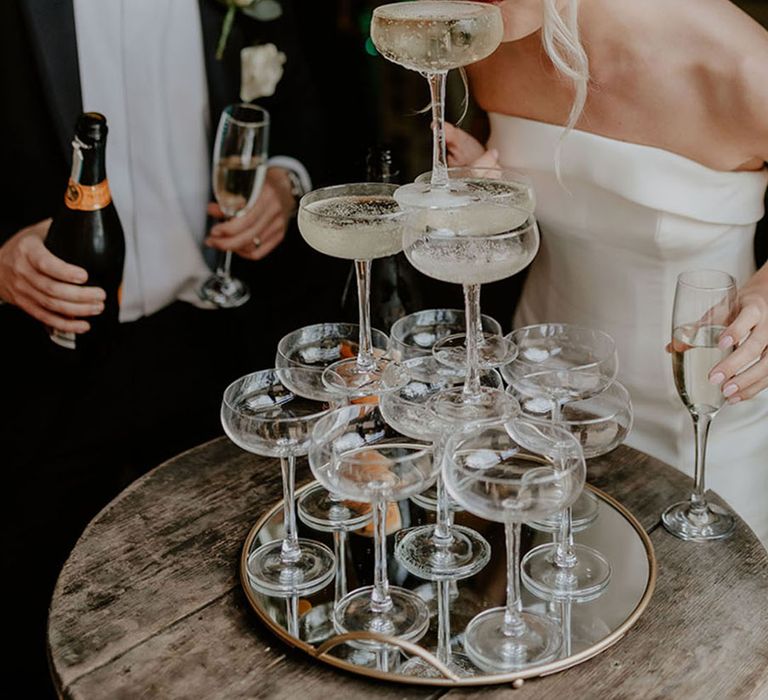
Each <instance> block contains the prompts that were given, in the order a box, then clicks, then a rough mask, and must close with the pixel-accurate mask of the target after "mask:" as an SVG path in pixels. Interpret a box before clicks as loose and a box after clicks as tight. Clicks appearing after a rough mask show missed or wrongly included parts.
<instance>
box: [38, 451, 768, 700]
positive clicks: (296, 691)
mask: <svg viewBox="0 0 768 700" xmlns="http://www.w3.org/2000/svg"><path fill="white" fill-rule="evenodd" d="M589 471H590V475H589V476H590V481H591V482H592V483H594V484H595V485H596V486H598V487H599V488H602V489H604V490H605V491H606V492H608V493H610V494H611V495H613V496H614V497H616V498H617V499H618V500H620V501H621V502H622V503H624V504H625V505H626V506H627V507H629V508H630V510H632V512H633V513H634V514H635V515H636V516H637V518H638V519H639V520H640V522H641V523H642V524H643V526H644V527H645V528H646V529H647V530H648V531H649V532H652V539H653V541H654V546H655V547H656V554H657V558H658V560H659V565H660V571H659V580H658V584H657V590H656V593H655V595H654V597H653V599H652V601H651V605H650V606H649V608H648V610H647V611H646V612H645V614H644V615H643V617H642V618H641V619H640V621H639V622H638V623H637V625H636V626H635V627H634V628H633V629H632V630H630V632H629V633H628V635H627V638H626V639H624V640H622V641H621V642H620V643H619V644H617V645H616V646H614V647H613V648H612V649H610V650H608V651H607V652H605V653H603V654H601V655H600V656H598V657H597V658H595V659H593V660H591V661H589V662H587V663H585V664H582V665H580V666H578V667H576V668H573V669H569V670H568V671H565V672H563V673H560V674H556V675H553V676H551V677H549V678H542V679H536V680H534V681H529V682H527V683H526V684H525V685H524V686H523V687H522V688H520V689H519V690H517V691H516V694H515V697H516V698H519V700H525V698H533V697H536V698H557V697H558V696H560V695H564V694H566V693H567V697H574V698H601V699H602V698H622V699H623V698H627V699H630V698H639V697H643V698H649V699H650V698H669V697H676V698H677V697H679V698H685V699H686V700H688V699H689V698H692V699H698V698H702V699H708V698H739V699H742V698H744V699H748V698H768V556H767V555H766V552H765V550H764V549H763V548H762V547H761V545H760V544H759V542H758V541H757V540H756V539H755V537H754V535H752V533H751V532H750V531H749V529H748V528H747V527H746V526H745V525H743V524H741V523H740V525H739V528H738V531H737V533H736V535H735V536H734V538H732V539H731V540H729V541H727V542H720V543H712V544H695V543H686V542H682V541H680V540H677V539H675V538H673V537H671V536H670V535H668V534H666V532H664V531H663V529H662V528H660V527H658V522H659V514H660V512H661V510H662V509H663V507H664V506H665V505H667V504H669V503H671V502H673V501H675V500H679V499H681V498H684V497H685V496H686V494H687V490H688V488H689V486H690V481H689V480H688V479H687V478H686V477H684V476H683V475H681V474H679V473H678V472H677V471H675V470H674V469H672V468H671V467H669V466H667V465H665V464H663V463H661V462H658V461H657V460H654V459H652V458H650V457H648V456H646V455H643V454H641V453H638V452H636V451H634V450H631V449H630V448H627V447H623V448H619V449H618V450H616V451H614V452H613V453H612V454H611V455H608V456H606V457H604V458H602V459H600V460H593V461H592V462H591V463H590V470H589ZM302 477H303V478H304V479H307V478H309V474H308V473H306V472H304V473H303V474H302V473H300V474H299V481H301V480H302ZM280 489H281V487H280V474H279V468H278V467H277V463H276V462H275V461H273V460H269V459H261V458H257V457H254V456H252V455H248V454H245V453H243V452H242V451H240V450H239V449H237V448H236V447H234V446H232V445H231V444H229V442H228V441H226V440H224V439H220V440H216V441H213V442H211V443H208V444H207V445H204V446H201V447H199V448H196V449H194V450H192V451H190V452H187V453H185V454H183V455H180V456H179V457H177V458H175V459H174V460H172V461H171V462H168V463H166V464H165V465H162V466H160V467H158V468H157V469H156V470H154V471H153V472H151V473H150V474H148V475H147V476H145V477H144V478H143V479H141V480H140V481H139V482H137V483H136V484H134V485H133V486H131V487H130V488H129V489H127V490H126V491H125V492H124V493H123V494H121V495H120V497H118V498H117V499H116V500H115V501H113V502H112V503H111V504H110V505H109V506H107V508H105V509H104V511H102V513H100V514H99V515H98V516H97V518H95V519H94V521H93V522H92V523H91V525H90V526H89V527H88V529H87V530H86V531H85V533H84V534H83V536H82V538H81V540H80V541H79V543H78V544H77V546H76V547H75V549H74V551H73V552H72V555H71V556H70V559H69V560H68V562H67V564H66V565H65V567H64V569H63V571H62V573H61V577H60V579H59V582H58V585H57V587H56V591H55V593H54V596H53V600H52V603H51V612H50V621H49V644H50V654H51V662H52V668H53V672H54V676H55V679H56V684H57V687H58V688H59V691H60V692H61V694H62V695H63V696H65V697H71V698H83V699H88V700H90V699H92V698H106V697H109V698H137V697H147V698H164V699H170V698H217V699H218V698H227V699H233V700H234V699H236V698H275V699H281V698H286V699H287V698H293V697H296V696H298V695H300V696H301V697H302V700H310V699H314V698H328V697H331V695H332V694H333V695H337V694H341V695H342V696H351V697H366V698H368V697H381V698H437V697H440V696H441V695H447V696H448V697H450V699H451V700H454V698H456V699H458V698H462V697H468V696H470V695H475V694H476V693H480V692H482V693H483V697H484V698H490V699H493V700H495V698H499V699H500V698H501V697H502V693H506V694H508V693H509V692H510V688H509V687H500V688H496V689H494V688H483V689H478V690H471V689H468V691H459V690H453V691H450V692H448V693H446V692H445V691H441V690H440V689H429V688H419V687H416V686H401V685H396V684H388V683H375V682H372V681H368V680H366V679H363V678H360V677H357V676H354V675H350V674H345V673H342V672H339V671H336V670H333V669H331V668H329V667H327V666H325V665H322V664H319V663H315V662H313V661H311V660H309V659H308V658H307V657H306V656H305V655H303V654H301V653H299V652H296V651H293V650H291V649H289V648H288V647H287V646H285V645H283V644H282V643H281V642H279V641H278V640H277V639H276V638H275V637H274V636H273V635H272V634H271V633H270V632H268V631H267V630H266V629H264V628H263V627H262V625H261V624H260V623H259V621H258V620H257V618H256V616H255V615H254V614H253V613H252V612H251V611H250V609H249V608H248V604H247V601H246V599H245V596H244V594H243V593H242V591H241V590H240V587H239V579H238V573H237V566H238V558H239V552H240V548H241V545H242V543H243V541H244V539H245V536H246V534H247V532H248V530H249V528H250V527H251V525H252V523H253V522H254V521H255V520H256V519H257V518H258V517H259V515H260V514H261V513H262V512H263V511H264V509H265V508H266V507H267V506H268V505H270V504H272V503H274V502H275V501H276V500H277V499H279V498H280V495H281V491H280Z"/></svg>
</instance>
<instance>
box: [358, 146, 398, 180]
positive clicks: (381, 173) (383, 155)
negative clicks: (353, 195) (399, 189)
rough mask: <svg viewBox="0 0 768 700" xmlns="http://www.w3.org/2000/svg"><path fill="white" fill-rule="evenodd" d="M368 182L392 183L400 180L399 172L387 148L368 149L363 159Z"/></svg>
mask: <svg viewBox="0 0 768 700" xmlns="http://www.w3.org/2000/svg"><path fill="white" fill-rule="evenodd" d="M365 164H366V171H367V172H366V175H367V180H368V182H394V183H397V182H398V181H399V179H400V171H399V170H398V168H397V165H396V164H395V162H394V158H393V157H392V151H391V150H390V149H389V148H375V147H374V148H370V149H368V156H367V158H366V159H365Z"/></svg>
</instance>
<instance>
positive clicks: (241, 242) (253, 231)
mask: <svg viewBox="0 0 768 700" xmlns="http://www.w3.org/2000/svg"><path fill="white" fill-rule="evenodd" d="M280 228H285V219H283V216H282V213H281V212H280V211H278V212H276V213H275V215H274V216H273V217H272V219H270V220H269V221H265V222H262V223H261V225H258V226H252V227H250V228H248V229H246V230H245V231H243V232H242V233H240V234H238V235H236V236H230V237H229V238H214V239H209V245H210V246H211V247H213V248H216V249H218V250H232V251H238V252H239V251H240V250H241V249H247V248H248V247H254V245H253V244H254V240H255V239H256V238H258V239H259V247H260V246H263V245H266V244H267V243H269V242H270V238H272V237H273V236H274V235H275V232H276V231H277V230H279V229H280Z"/></svg>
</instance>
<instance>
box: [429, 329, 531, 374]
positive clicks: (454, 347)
mask: <svg viewBox="0 0 768 700" xmlns="http://www.w3.org/2000/svg"><path fill="white" fill-rule="evenodd" d="M466 337H467V336H466V334H465V333H457V334H455V335H449V336H448V337H447V338H443V339H442V340H439V341H438V342H437V343H435V346H434V348H433V349H432V354H433V355H434V356H435V359H437V361H438V362H441V363H442V364H444V365H447V366H448V367H452V368H454V369H465V368H466V366H467V347H466ZM482 337H483V339H482V341H478V344H477V357H478V359H477V366H478V367H480V368H481V369H496V368H497V367H501V366H503V365H506V364H509V363H510V362H512V360H514V359H515V358H516V357H517V346H516V345H515V344H514V343H513V342H512V341H511V340H508V339H507V338H505V337H504V336H501V335H495V334H493V333H483V334H482Z"/></svg>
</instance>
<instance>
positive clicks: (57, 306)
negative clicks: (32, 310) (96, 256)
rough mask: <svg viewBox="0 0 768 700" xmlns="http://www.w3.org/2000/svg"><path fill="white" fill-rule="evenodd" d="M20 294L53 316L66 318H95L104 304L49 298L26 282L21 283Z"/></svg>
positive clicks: (102, 309)
mask: <svg viewBox="0 0 768 700" xmlns="http://www.w3.org/2000/svg"><path fill="white" fill-rule="evenodd" d="M20 287H21V288H20V290H19V291H20V293H21V294H22V295H23V296H25V297H28V298H30V299H32V301H34V302H35V304H37V305H38V306H41V307H42V308H44V309H46V310H47V311H51V312H52V313H54V314H57V315H60V316H65V317H68V318H79V317H80V316H97V315H98V314H100V313H101V312H102V311H104V304H103V302H101V301H94V302H85V303H81V302H71V301H66V300H65V299H60V298H59V297H56V296H49V295H47V294H44V293H43V292H41V291H39V290H38V289H35V288H34V287H33V286H32V285H31V284H29V283H28V282H23V283H22V284H21V286H20Z"/></svg>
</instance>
